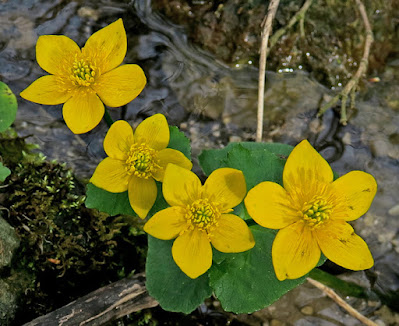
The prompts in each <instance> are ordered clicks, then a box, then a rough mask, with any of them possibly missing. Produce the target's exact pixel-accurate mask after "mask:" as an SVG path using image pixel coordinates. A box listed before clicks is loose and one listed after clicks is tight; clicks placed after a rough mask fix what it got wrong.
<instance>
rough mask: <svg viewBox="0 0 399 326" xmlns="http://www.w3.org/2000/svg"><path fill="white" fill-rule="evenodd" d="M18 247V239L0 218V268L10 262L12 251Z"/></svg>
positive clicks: (12, 229) (11, 228)
mask: <svg viewBox="0 0 399 326" xmlns="http://www.w3.org/2000/svg"><path fill="white" fill-rule="evenodd" d="M18 246H19V239H18V237H17V235H16V233H15V231H14V228H13V227H11V226H10V225H9V224H8V223H7V222H6V221H5V220H4V219H3V218H1V217H0V268H2V267H4V266H7V265H8V264H10V262H11V258H12V255H13V253H14V250H15V249H17V248H18Z"/></svg>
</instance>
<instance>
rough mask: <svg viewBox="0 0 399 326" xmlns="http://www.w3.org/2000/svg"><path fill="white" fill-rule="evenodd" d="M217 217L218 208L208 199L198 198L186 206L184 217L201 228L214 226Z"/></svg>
mask: <svg viewBox="0 0 399 326" xmlns="http://www.w3.org/2000/svg"><path fill="white" fill-rule="evenodd" d="M219 217H220V211H219V209H218V208H217V207H216V205H215V204H214V203H212V202H210V201H209V200H208V199H198V200H196V201H195V202H194V203H192V204H191V205H189V206H188V207H187V213H186V218H187V219H188V220H189V221H191V224H192V226H194V227H198V228H199V229H201V230H208V229H209V228H210V227H212V226H215V225H216V224H217V221H218V219H219Z"/></svg>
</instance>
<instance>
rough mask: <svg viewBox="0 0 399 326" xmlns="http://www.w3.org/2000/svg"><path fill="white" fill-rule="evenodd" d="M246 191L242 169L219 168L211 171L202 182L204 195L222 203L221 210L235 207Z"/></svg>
mask: <svg viewBox="0 0 399 326" xmlns="http://www.w3.org/2000/svg"><path fill="white" fill-rule="evenodd" d="M246 193H247V185H246V183H245V177H244V174H243V173H242V171H240V170H237V169H231V168H220V169H217V170H215V171H213V172H212V173H211V174H210V176H209V177H208V179H207V180H206V181H205V184H204V196H205V197H206V198H209V199H210V200H211V201H215V202H218V203H220V204H222V212H223V211H226V210H227V209H230V208H233V207H236V206H237V205H238V204H239V203H241V202H242V200H243V199H244V197H245V195H246Z"/></svg>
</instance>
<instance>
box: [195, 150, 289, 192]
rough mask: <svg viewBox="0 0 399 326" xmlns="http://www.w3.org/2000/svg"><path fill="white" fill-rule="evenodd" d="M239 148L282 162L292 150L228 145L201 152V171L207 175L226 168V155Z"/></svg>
mask: <svg viewBox="0 0 399 326" xmlns="http://www.w3.org/2000/svg"><path fill="white" fill-rule="evenodd" d="M239 147H241V148H244V149H247V150H248V151H250V152H254V151H268V152H270V153H272V154H274V155H275V156H276V157H277V158H279V159H282V160H285V159H287V157H288V155H289V154H290V153H291V151H292V149H293V147H292V146H290V145H285V144H279V143H252V142H242V143H230V144H228V145H227V146H226V147H225V148H222V149H208V150H203V151H202V153H201V154H200V155H199V162H200V164H201V167H202V170H203V171H204V172H205V174H206V175H209V174H211V173H212V171H214V170H216V169H218V168H220V167H222V166H226V165H223V162H226V160H227V155H228V153H229V152H231V151H232V150H233V149H236V148H239ZM248 189H250V188H248Z"/></svg>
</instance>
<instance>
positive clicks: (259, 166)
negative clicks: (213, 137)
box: [221, 144, 285, 190]
mask: <svg viewBox="0 0 399 326" xmlns="http://www.w3.org/2000/svg"><path fill="white" fill-rule="evenodd" d="M284 164H285V159H283V158H280V157H278V156H277V155H275V154H274V153H272V152H270V151H268V150H267V149H259V150H249V149H247V148H245V147H244V146H242V145H240V144H237V145H236V146H234V147H232V148H231V150H230V151H229V152H228V153H227V157H226V158H225V159H223V160H222V161H221V165H222V166H226V167H231V168H235V169H238V170H241V171H242V172H243V173H244V176H245V181H246V183H247V189H248V190H249V189H251V188H253V187H254V186H256V185H257V184H258V183H260V182H262V181H272V182H277V183H279V184H282V175H283V169H284Z"/></svg>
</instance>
